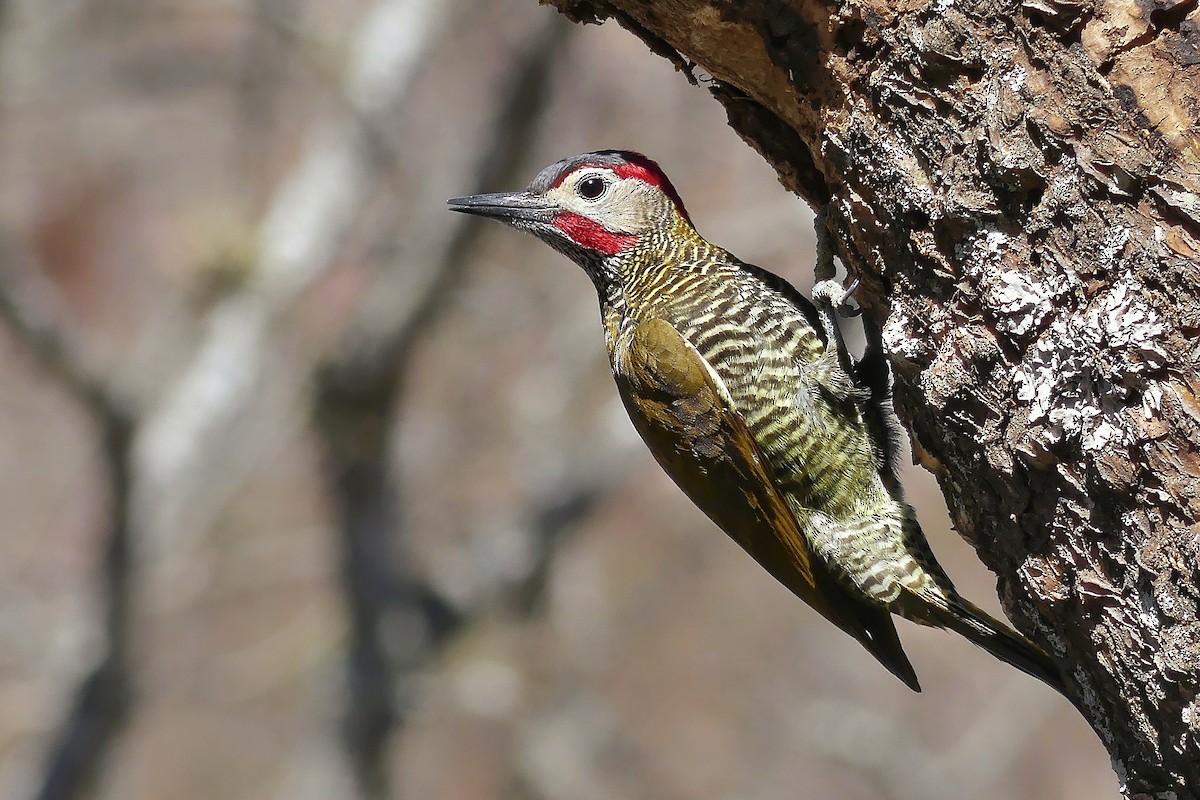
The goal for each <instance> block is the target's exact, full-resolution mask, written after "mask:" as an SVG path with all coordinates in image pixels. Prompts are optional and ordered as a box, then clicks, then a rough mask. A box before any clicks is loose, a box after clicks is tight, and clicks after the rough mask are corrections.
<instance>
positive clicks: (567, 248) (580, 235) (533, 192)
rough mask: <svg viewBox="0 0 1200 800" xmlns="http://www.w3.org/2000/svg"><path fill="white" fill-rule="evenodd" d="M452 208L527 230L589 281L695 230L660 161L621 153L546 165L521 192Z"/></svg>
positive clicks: (464, 200)
mask: <svg viewBox="0 0 1200 800" xmlns="http://www.w3.org/2000/svg"><path fill="white" fill-rule="evenodd" d="M449 204H450V208H451V210H453V211H461V212H463V213H466V214H478V215H479V216H484V217H492V218H494V219H498V220H500V221H502V222H506V223H508V224H509V225H512V226H513V227H515V228H520V229H521V230H526V231H529V232H530V233H532V234H534V235H535V236H537V237H538V238H540V239H542V240H544V241H545V242H547V243H548V244H549V245H550V246H552V247H554V248H555V249H556V250H559V251H561V252H563V253H564V254H566V255H567V256H569V257H570V258H571V259H573V260H574V261H576V262H577V263H579V264H580V265H581V266H583V267H584V269H586V270H588V272H589V273H591V274H592V275H593V278H596V277H599V275H598V272H599V271H602V270H603V269H604V267H605V266H606V265H611V264H612V262H614V261H616V260H619V259H620V258H621V257H622V255H624V254H628V253H629V252H630V251H633V250H635V249H638V248H646V247H651V246H654V245H655V244H656V243H658V244H661V243H662V241H663V240H665V239H666V238H667V237H669V236H670V235H672V234H673V233H678V232H681V231H682V232H691V230H692V227H691V220H690V219H689V217H688V215H687V211H686V210H684V207H683V201H682V200H680V199H679V195H678V193H676V191H675V187H673V186H672V185H671V182H670V181H669V180H667V176H666V175H664V174H663V172H662V170H661V169H659V167H658V164H656V163H654V162H653V161H651V160H650V159H648V158H646V157H645V156H643V155H641V154H640V153H630V152H626V151H620V150H602V151H599V152H596V153H584V154H583V155H578V156H575V157H573V158H568V159H564V160H563V161H559V162H558V163H556V164H551V165H550V166H548V167H546V168H545V169H543V170H542V171H541V172H539V173H538V175H537V177H536V178H534V179H533V182H532V183H530V184H529V186H528V188H526V189H525V190H524V191H521V192H500V193H498V194H481V195H475V196H473V197H458V198H455V199H453V200H450V201H449Z"/></svg>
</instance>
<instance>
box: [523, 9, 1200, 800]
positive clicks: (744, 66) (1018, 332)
mask: <svg viewBox="0 0 1200 800" xmlns="http://www.w3.org/2000/svg"><path fill="white" fill-rule="evenodd" d="M544 1H546V0H544ZM549 2H552V4H553V5H556V6H557V7H559V9H560V10H562V11H563V12H564V13H566V14H567V15H568V16H570V17H571V18H572V19H575V20H576V21H596V20H600V19H603V18H605V17H615V18H616V19H617V20H618V21H619V22H620V23H621V24H622V25H624V26H625V27H627V28H629V29H630V30H631V31H633V32H634V33H636V34H637V35H638V36H640V37H641V38H642V39H643V40H645V41H646V43H647V44H648V45H650V46H651V48H652V49H654V50H655V52H658V53H660V54H663V55H665V56H667V57H669V58H672V59H673V60H675V61H676V63H677V65H679V66H680V67H681V68H682V69H683V70H684V71H685V72H687V74H688V77H689V78H692V67H693V66H694V65H695V66H699V67H700V68H702V69H703V70H704V71H707V72H708V73H709V74H710V75H711V78H712V80H711V84H710V86H709V88H710V90H711V91H712V93H713V95H714V96H715V97H716V98H717V99H718V100H719V101H720V102H721V103H723V104H724V106H725V108H726V109H727V111H728V115H729V120H730V124H731V125H732V126H733V127H734V128H735V129H736V130H737V131H738V132H739V133H740V134H741V135H742V136H743V137H744V138H745V139H746V141H747V142H749V143H750V144H751V145H752V146H754V147H755V148H757V149H758V150H759V151H760V152H761V153H762V154H763V156H764V157H766V158H767V159H768V160H769V161H770V162H771V163H772V164H773V165H774V166H775V168H776V170H777V171H778V172H779V175H780V179H781V180H782V182H783V183H784V184H785V185H786V186H787V187H788V188H789V189H791V190H793V191H796V192H798V193H799V194H801V195H803V196H805V197H807V198H809V199H810V200H811V201H813V202H814V203H818V204H820V203H828V204H829V205H828V211H829V221H830V222H829V224H830V226H831V228H832V232H833V234H834V237H835V239H836V240H837V241H838V242H839V243H840V244H839V248H840V256H841V257H842V259H843V260H844V261H845V262H846V263H847V264H849V265H850V267H851V268H852V269H853V270H857V271H858V272H860V273H861V274H862V276H863V286H862V288H860V290H859V292H858V294H857V296H858V298H859V299H860V301H861V302H863V304H864V305H866V306H867V307H868V310H869V313H871V314H874V315H875V316H876V317H877V318H878V319H880V321H882V320H884V319H886V327H885V342H886V345H887V347H888V350H889V355H890V358H891V360H892V363H893V365H894V366H895V369H896V375H897V383H896V405H897V411H898V412H899V414H900V417H901V419H902V420H903V422H904V423H905V425H906V426H907V427H908V428H909V430H910V431H911V433H912V435H913V439H914V445H915V448H916V450H917V452H918V453H920V457H921V459H922V461H923V462H924V463H925V464H926V465H927V466H928V467H929V468H930V469H931V470H932V471H933V472H934V473H935V474H936V475H937V476H938V479H939V481H940V484H941V487H942V490H943V492H944V493H945V495H946V497H947V500H948V502H949V506H950V509H951V514H952V517H953V519H954V521H955V523H956V525H957V527H958V530H959V531H960V533H961V534H962V535H963V536H964V537H966V538H967V539H968V540H969V541H970V542H972V543H973V544H974V545H975V547H976V548H977V550H978V552H979V555H980V557H981V558H982V559H983V561H984V562H985V563H986V564H987V565H988V566H989V567H990V568H991V569H993V570H994V571H995V572H996V574H997V575H998V578H999V584H1000V594H1001V598H1002V600H1003V601H1004V603H1005V607H1006V609H1007V610H1008V613H1009V615H1010V616H1011V617H1012V619H1013V620H1014V622H1015V623H1016V624H1017V625H1018V627H1020V628H1021V629H1022V630H1023V631H1025V632H1026V633H1027V634H1028V635H1030V636H1031V637H1033V638H1034V639H1035V640H1037V641H1038V642H1040V643H1041V644H1042V645H1043V646H1045V647H1046V648H1047V650H1048V651H1049V652H1051V653H1052V654H1054V656H1055V657H1056V658H1057V659H1058V661H1059V663H1060V665H1061V667H1062V669H1063V672H1064V674H1065V675H1066V676H1067V680H1068V682H1069V685H1070V691H1071V692H1072V694H1073V696H1074V699H1075V701H1076V704H1077V705H1078V706H1079V708H1080V709H1081V711H1082V713H1084V715H1085V716H1086V717H1087V718H1088V720H1089V721H1090V722H1091V724H1092V726H1093V727H1094V728H1095V730H1096V732H1097V733H1098V734H1099V736H1100V737H1101V738H1102V740H1103V741H1104V743H1105V745H1106V746H1107V747H1108V749H1109V752H1110V753H1111V755H1112V758H1113V764H1114V767H1115V769H1116V772H1117V775H1118V777H1119V779H1120V781H1121V784H1122V790H1123V791H1124V793H1125V794H1126V795H1127V796H1129V797H1143V796H1153V797H1162V798H1170V797H1195V796H1200V701H1198V700H1197V688H1198V686H1200V621H1198V617H1197V608H1198V605H1200V590H1198V586H1197V584H1198V581H1197V577H1198V575H1197V569H1198V568H1197V564H1198V563H1200V544H1198V541H1200V400H1198V399H1197V393H1198V392H1200V382H1198V380H1197V363H1198V361H1200V349H1198V348H1197V343H1196V341H1197V333H1198V332H1200V303H1198V302H1197V300H1198V297H1197V295H1198V293H1200V258H1198V255H1197V254H1198V253H1200V194H1198V193H1197V187H1198V185H1200V136H1198V135H1197V133H1196V130H1197V117H1198V116H1200V10H1198V7H1197V3H1196V2H1195V0H1189V1H1185V2H1172V0H1024V2H1021V3H1017V2H1000V1H999V0H996V1H994V2H988V1H987V0H981V1H980V2H974V3H969V4H968V3H958V2H955V0H934V2H928V3H927V2H920V1H919V0H914V1H913V2H895V1H894V0H846V1H845V2H829V3H822V2H818V0H793V1H792V2H785V1H784V0H737V1H735V0H661V1H660V2H639V1H638V0H549ZM646 124H648V125H649V124H653V120H647V121H646Z"/></svg>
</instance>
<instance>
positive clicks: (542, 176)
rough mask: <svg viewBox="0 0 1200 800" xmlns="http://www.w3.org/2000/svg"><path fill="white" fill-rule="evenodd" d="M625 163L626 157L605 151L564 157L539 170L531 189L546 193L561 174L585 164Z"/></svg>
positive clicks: (601, 165) (606, 164) (613, 164)
mask: <svg viewBox="0 0 1200 800" xmlns="http://www.w3.org/2000/svg"><path fill="white" fill-rule="evenodd" d="M623 163H625V159H623V158H621V157H620V156H618V155H615V154H613V153H605V152H599V153H583V154H582V155H578V156H572V157H571V158H564V159H563V160H562V161H556V162H555V163H553V164H551V165H550V166H548V167H546V168H545V169H544V170H542V171H541V172H539V173H538V174H537V177H536V178H534V179H533V182H532V183H530V184H529V191H530V192H533V193H535V194H544V193H546V192H548V191H550V188H551V187H552V186H554V183H555V181H557V180H558V176H559V175H562V174H564V173H567V172H571V171H572V170H575V169H578V168H579V167H581V166H583V165H584V164H595V165H596V166H598V167H616V166H618V165H620V164H623Z"/></svg>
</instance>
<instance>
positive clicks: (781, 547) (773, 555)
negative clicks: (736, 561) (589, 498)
mask: <svg viewBox="0 0 1200 800" xmlns="http://www.w3.org/2000/svg"><path fill="white" fill-rule="evenodd" d="M613 365H614V369H613V371H614V374H615V376H616V379H617V388H618V390H619V391H620V394H621V399H622V401H623V402H624V403H625V407H626V409H627V410H628V412H629V416H630V418H631V419H632V421H633V424H634V427H635V428H637V431H638V433H639V434H641V437H642V439H644V440H645V442H646V444H647V446H649V448H650V451H651V452H652V453H653V454H654V457H655V458H656V459H657V460H658V462H659V464H661V465H662V467H663V469H664V470H666V472H667V474H668V475H670V476H671V478H672V479H673V480H674V481H675V483H677V484H678V485H679V487H680V488H681V489H682V490H683V491H684V493H685V494H687V496H688V497H689V498H690V499H691V500H692V502H694V503H695V504H696V505H697V506H698V507H699V508H700V510H702V511H703V512H704V513H705V514H707V515H708V516H709V517H710V518H711V519H712V520H713V521H714V522H715V523H716V524H717V525H718V526H720V527H721V529H722V530H724V531H725V532H726V533H727V534H729V536H730V537H731V538H733V539H734V541H736V542H737V543H738V544H739V545H741V546H742V548H744V549H745V550H746V551H747V552H748V553H750V555H751V556H753V557H754V559H755V560H756V561H758V562H759V563H760V564H761V565H762V566H763V567H764V568H766V570H767V571H768V572H770V573H771V575H773V576H774V577H775V578H776V579H777V580H778V581H780V582H781V583H782V584H784V585H785V586H787V587H788V588H789V589H790V590H791V591H792V592H793V593H795V594H796V595H798V596H799V597H800V598H801V599H803V600H804V601H805V602H806V603H808V604H809V605H810V606H812V607H813V608H814V609H816V610H817V611H818V612H820V613H821V614H822V615H823V616H825V617H826V618H828V619H829V620H830V621H831V622H833V623H834V624H836V625H837V626H838V627H840V628H842V629H843V630H845V631H846V632H847V633H849V634H851V635H852V636H854V637H855V638H857V639H858V640H859V641H860V642H862V643H863V645H864V646H866V647H867V649H868V650H870V651H871V652H872V653H873V654H874V655H875V656H876V658H878V659H879V660H880V661H881V662H882V663H883V664H884V665H885V666H886V667H888V669H890V670H891V671H892V672H893V673H895V674H896V675H897V676H898V677H900V678H901V679H902V680H903V681H904V682H905V683H907V684H908V685H909V686H911V687H913V688H914V689H915V688H917V681H916V675H915V673H914V672H913V669H912V666H911V664H909V662H908V659H907V658H906V657H905V655H904V651H903V650H902V649H901V647H900V643H899V639H898V638H897V637H896V632H895V626H894V624H893V623H892V621H891V616H890V615H889V614H888V613H887V611H885V610H883V609H881V608H874V607H872V606H870V605H868V604H866V603H863V602H861V601H857V600H855V599H854V598H853V597H851V596H850V595H849V594H848V593H847V592H846V591H845V590H844V589H842V587H841V586H839V585H838V584H837V583H836V581H834V580H833V578H832V577H831V576H830V575H829V573H828V572H827V570H826V568H825V566H824V564H823V563H822V562H821V561H820V560H819V559H818V558H817V557H816V556H815V555H814V553H813V552H812V550H811V549H810V548H809V546H808V543H807V540H806V538H805V536H804V533H803V531H802V530H801V529H800V525H799V523H798V522H797V520H796V516H795V514H794V513H793V512H792V510H791V508H790V507H789V506H788V503H787V501H786V500H785V499H784V497H782V496H781V494H780V492H779V490H778V488H777V484H776V481H775V479H774V476H773V475H772V469H771V466H770V462H769V461H768V460H767V458H766V457H765V456H764V455H763V453H762V451H761V449H760V448H759V446H758V443H757V442H756V441H755V439H754V436H753V435H752V434H751V432H750V430H749V429H748V428H747V426H746V423H745V421H744V420H743V419H742V417H741V415H739V414H738V413H737V411H736V410H735V408H734V406H733V402H732V400H731V399H730V396H729V392H728V390H727V389H726V388H725V386H724V384H723V383H722V381H721V379H720V377H719V376H718V375H717V374H716V373H715V371H714V370H713V369H712V368H711V367H710V365H709V364H708V363H707V362H706V361H705V360H704V358H703V357H702V356H701V355H700V353H699V352H698V351H697V350H696V348H695V347H693V346H692V344H691V343H689V342H688V341H687V340H686V339H685V338H684V337H683V335H682V334H680V333H679V331H677V330H676V329H675V328H674V327H673V326H672V325H671V324H670V323H669V322H667V321H665V320H662V319H651V320H648V321H644V322H641V323H639V324H637V325H636V326H635V327H634V329H633V331H632V332H631V334H630V335H627V336H625V337H620V338H619V339H618V340H617V342H616V350H615V352H614V353H613Z"/></svg>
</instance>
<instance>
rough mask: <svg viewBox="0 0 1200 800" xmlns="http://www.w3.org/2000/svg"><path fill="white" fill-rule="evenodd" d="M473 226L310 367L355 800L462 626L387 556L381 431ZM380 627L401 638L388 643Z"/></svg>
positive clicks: (536, 50)
mask: <svg viewBox="0 0 1200 800" xmlns="http://www.w3.org/2000/svg"><path fill="white" fill-rule="evenodd" d="M566 31H567V28H566V26H564V25H563V24H561V23H559V22H558V21H557V20H551V24H549V25H547V26H545V30H543V31H539V32H538V33H537V34H536V35H535V36H534V37H533V38H534V41H533V42H532V44H531V45H530V47H529V52H528V53H527V54H526V55H525V57H524V58H523V59H522V60H521V61H520V62H519V63H517V64H516V66H515V67H514V68H513V70H512V73H511V74H510V75H509V76H508V77H507V80H506V83H507V84H508V89H507V91H506V93H504V95H503V96H502V97H501V98H500V99H499V100H498V102H497V109H496V119H495V122H494V123H493V124H492V125H491V126H490V129H489V134H490V135H489V137H488V138H489V144H488V147H487V151H486V153H485V155H484V157H483V159H482V162H481V163H480V165H479V169H478V179H477V185H478V186H479V187H481V189H480V190H481V191H482V187H486V186H492V185H497V184H500V183H504V182H506V181H509V180H513V179H515V177H516V174H517V171H518V169H519V167H520V165H521V164H522V163H523V161H524V158H523V157H524V155H525V153H526V152H527V150H528V148H529V143H530V142H531V141H532V139H533V131H534V128H535V127H536V125H537V123H538V121H539V119H540V116H541V112H542V110H543V108H544V106H545V102H546V97H547V85H548V81H549V78H550V75H551V74H552V73H553V67H554V64H555V62H556V59H557V57H558V55H559V53H560V52H561V50H562V45H563V43H564V42H565V38H566V37H565V34H566ZM480 228H481V226H480V225H478V224H477V221H476V220H474V219H464V220H463V221H461V222H460V223H459V224H458V226H457V227H456V229H455V231H454V233H453V235H452V236H451V237H450V239H449V241H448V242H447V243H446V245H445V247H444V249H443V251H442V252H441V253H440V254H437V255H435V256H434V257H433V263H432V264H431V265H416V264H413V265H411V267H412V269H414V270H421V271H425V272H427V273H428V276H429V277H428V278H427V279H426V282H425V285H424V287H423V289H422V291H421V293H420V294H419V295H418V297H417V298H416V299H414V300H413V301H411V302H410V304H409V305H408V306H407V308H406V309H405V310H404V311H403V312H402V313H399V314H397V313H395V312H394V310H393V313H391V314H388V315H386V316H385V315H381V314H376V315H372V314H364V315H362V316H360V318H359V319H358V320H356V324H355V325H353V326H352V329H351V332H350V335H349V337H348V338H349V339H350V344H349V345H348V346H347V347H346V348H344V349H343V350H342V352H341V353H340V354H339V355H338V357H337V358H336V360H334V361H332V362H330V363H327V364H326V365H325V366H324V368H323V369H321V371H320V373H319V378H318V390H317V394H316V399H315V409H314V415H315V419H316V422H317V427H318V429H319V431H320V432H321V434H322V436H323V439H324V442H325V453H326V458H327V461H328V469H329V474H330V475H331V477H332V480H333V483H334V493H335V497H336V500H337V504H336V505H337V508H338V516H339V519H340V527H341V553H342V585H343V590H344V591H345V593H346V596H347V602H348V604H349V609H350V617H351V621H352V624H351V641H350V653H349V661H350V664H349V700H348V702H349V708H348V710H347V715H346V719H345V721H344V731H345V740H346V746H347V749H348V751H349V752H350V754H351V758H352V760H353V761H354V763H355V767H356V774H357V777H358V781H359V787H360V791H361V792H362V794H363V795H364V796H365V797H372V798H375V797H384V796H387V787H388V781H387V777H386V769H385V765H384V763H383V761H382V754H383V746H384V744H385V743H386V741H387V738H388V736H389V734H390V733H391V731H392V729H393V728H394V727H396V726H397V725H400V724H402V723H403V720H404V710H403V707H402V706H401V705H400V703H402V702H403V698H405V697H407V696H408V694H409V691H410V690H409V688H408V687H407V685H406V678H408V677H409V676H411V675H412V674H413V673H414V672H415V671H416V670H417V669H419V668H420V667H422V666H424V665H425V664H427V663H428V662H429V661H430V660H431V659H432V658H433V657H434V656H435V655H436V653H437V652H438V651H439V650H440V649H441V648H442V647H443V646H444V643H445V642H446V641H447V638H448V636H449V635H450V634H451V633H452V632H453V631H454V630H455V629H456V627H457V625H458V624H459V622H460V621H461V620H460V619H459V617H458V616H457V614H456V612H454V611H453V610H452V609H451V606H450V605H449V604H448V603H447V602H445V601H444V600H443V599H442V598H441V597H440V596H439V594H438V593H437V591H436V590H435V589H434V588H432V587H431V586H430V585H428V584H427V583H426V582H424V581H423V580H422V579H421V578H420V577H419V576H418V574H417V573H416V572H415V571H413V570H409V569H406V568H405V563H406V562H405V560H404V559H403V558H397V556H396V547H397V546H401V547H402V540H403V535H404V528H403V525H402V523H401V519H400V514H399V510H398V507H397V503H398V492H399V489H398V487H397V485H396V481H395V480H394V479H393V477H392V470H391V464H390V458H389V457H390V452H391V450H390V446H389V445H390V444H391V442H392V438H393V437H392V436H391V435H390V430H391V429H392V427H393V426H394V425H395V424H396V421H397V419H398V418H399V416H400V415H401V413H402V412H401V411H400V409H401V408H402V405H403V400H404V384H405V380H406V378H407V377H408V375H409V372H410V369H411V362H412V358H413V354H414V353H415V351H416V348H417V346H418V345H419V344H420V342H421V341H422V340H423V339H424V337H425V336H427V335H428V334H429V332H430V330H431V328H432V327H433V325H434V323H435V322H436V320H437V318H438V316H439V314H440V312H441V311H442V310H443V309H444V308H445V305H446V302H447V301H448V299H449V297H450V296H451V294H452V292H453V290H454V289H455V288H456V287H457V286H458V285H459V284H460V282H461V279H462V277H463V271H464V269H465V267H466V264H467V262H468V256H469V255H470V253H471V251H472V250H473V248H474V245H475V242H476V241H477V239H478V236H479V231H480ZM389 630H391V631H398V632H400V633H401V634H402V636H403V638H404V639H405V640H406V641H404V642H403V647H402V648H399V650H400V652H397V648H396V646H395V645H393V646H392V647H391V648H389V647H388V645H387V642H388V641H389V640H390V639H394V638H395V637H394V636H389V635H388V633H389Z"/></svg>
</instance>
